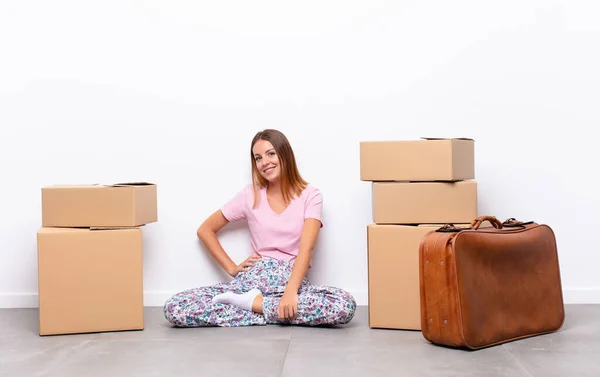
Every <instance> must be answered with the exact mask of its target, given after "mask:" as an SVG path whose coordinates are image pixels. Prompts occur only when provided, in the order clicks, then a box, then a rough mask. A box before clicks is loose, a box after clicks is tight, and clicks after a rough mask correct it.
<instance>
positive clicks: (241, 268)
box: [227, 254, 260, 277]
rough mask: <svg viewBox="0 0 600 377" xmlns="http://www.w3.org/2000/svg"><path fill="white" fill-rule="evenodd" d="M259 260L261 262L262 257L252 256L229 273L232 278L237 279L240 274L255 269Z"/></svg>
mask: <svg viewBox="0 0 600 377" xmlns="http://www.w3.org/2000/svg"><path fill="white" fill-rule="evenodd" d="M258 260H260V255H258V254H252V255H250V256H249V257H248V258H246V260H245V261H243V262H242V263H240V264H238V265H237V266H235V267H234V268H233V269H232V270H231V271H227V273H228V274H229V275H231V276H232V277H235V276H236V275H237V274H239V273H240V272H248V269H249V268H250V267H254V266H255V262H257V261H258Z"/></svg>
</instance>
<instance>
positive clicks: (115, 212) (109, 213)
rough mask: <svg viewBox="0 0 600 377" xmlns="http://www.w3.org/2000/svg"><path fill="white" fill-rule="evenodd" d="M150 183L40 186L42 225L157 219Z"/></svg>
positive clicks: (137, 222)
mask: <svg viewBox="0 0 600 377" xmlns="http://www.w3.org/2000/svg"><path fill="white" fill-rule="evenodd" d="M157 207H158V206H157V190H156V185H155V184H153V183H146V182H137V183H118V184H114V185H99V184H93V185H54V186H48V187H44V188H42V226H44V227H128V226H130V227H136V226H141V225H145V224H149V223H153V222H156V221H157V220H158V208H157Z"/></svg>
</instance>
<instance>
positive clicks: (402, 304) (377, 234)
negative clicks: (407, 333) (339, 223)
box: [367, 224, 469, 330]
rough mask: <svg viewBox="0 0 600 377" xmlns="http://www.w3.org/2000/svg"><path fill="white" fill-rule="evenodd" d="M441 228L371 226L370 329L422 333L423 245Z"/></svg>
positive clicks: (368, 232)
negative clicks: (420, 274)
mask: <svg viewBox="0 0 600 377" xmlns="http://www.w3.org/2000/svg"><path fill="white" fill-rule="evenodd" d="M455 225H456V226H457V227H468V226H469V224H455ZM438 228H440V225H433V224H431V225H428V224H421V225H419V226H415V225H379V224H370V225H368V226H367V240H368V241H367V242H368V246H367V250H368V252H367V253H368V284H369V285H368V287H369V327H371V328H383V329H400V330H421V306H420V305H421V291H420V282H419V246H420V244H421V239H422V238H423V237H424V236H425V235H426V234H427V233H429V232H432V231H435V230H436V229H438Z"/></svg>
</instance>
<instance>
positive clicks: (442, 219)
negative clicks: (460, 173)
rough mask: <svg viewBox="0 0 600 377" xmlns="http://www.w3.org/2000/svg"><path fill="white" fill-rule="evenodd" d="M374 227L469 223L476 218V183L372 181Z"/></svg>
mask: <svg viewBox="0 0 600 377" xmlns="http://www.w3.org/2000/svg"><path fill="white" fill-rule="evenodd" d="M371 194H372V210H373V222H375V223H377V224H427V223H429V224H436V223H471V222H472V221H473V220H475V218H476V217H477V210H478V207H477V182H476V181H459V182H373V183H372V192H371Z"/></svg>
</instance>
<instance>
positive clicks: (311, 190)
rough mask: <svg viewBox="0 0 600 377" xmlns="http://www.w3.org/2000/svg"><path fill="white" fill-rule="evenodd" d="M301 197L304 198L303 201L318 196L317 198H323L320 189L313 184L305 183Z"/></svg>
mask: <svg viewBox="0 0 600 377" xmlns="http://www.w3.org/2000/svg"><path fill="white" fill-rule="evenodd" d="M301 197H302V198H304V201H305V202H306V201H310V200H314V199H315V198H318V199H319V200H323V193H322V192H321V189H319V188H318V187H316V186H313V185H310V184H309V185H306V187H305V188H304V190H303V191H302V194H301Z"/></svg>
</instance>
